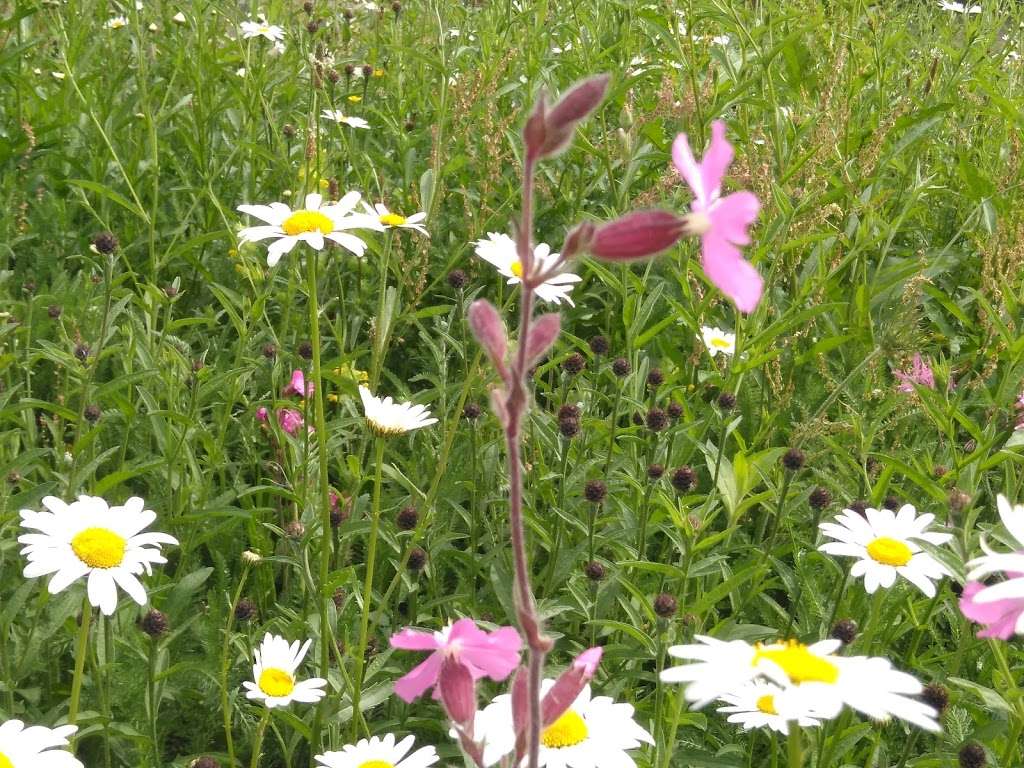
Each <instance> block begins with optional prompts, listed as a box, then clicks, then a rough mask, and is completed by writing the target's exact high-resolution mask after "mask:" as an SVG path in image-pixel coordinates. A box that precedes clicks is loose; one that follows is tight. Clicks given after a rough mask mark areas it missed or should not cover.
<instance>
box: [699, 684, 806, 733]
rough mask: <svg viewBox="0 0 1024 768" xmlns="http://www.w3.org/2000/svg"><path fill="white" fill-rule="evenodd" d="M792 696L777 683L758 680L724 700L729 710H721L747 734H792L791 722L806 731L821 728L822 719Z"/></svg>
mask: <svg viewBox="0 0 1024 768" xmlns="http://www.w3.org/2000/svg"><path fill="white" fill-rule="evenodd" d="M792 692H793V689H792V688H782V687H780V686H778V685H776V684H775V683H769V682H765V681H761V680H758V681H755V682H752V683H749V684H747V685H744V686H743V687H742V688H740V689H738V690H737V691H735V692H734V693H727V694H725V695H724V696H722V701H724V702H726V704H727V705H728V706H724V707H719V708H718V711H719V712H725V713H729V722H730V723H739V724H740V725H741V726H743V730H745V731H749V730H751V729H752V728H771V729H772V730H773V731H777V732H778V733H784V734H788V733H789V723H790V722H796V723H797V724H798V725H800V726H802V727H804V728H813V727H815V726H818V725H820V724H821V719H822V718H821V715H818V714H817V713H816V712H814V711H813V710H810V711H808V710H806V709H805V708H804V704H805V702H804V701H802V700H801V697H796V696H794V695H793V693H792Z"/></svg>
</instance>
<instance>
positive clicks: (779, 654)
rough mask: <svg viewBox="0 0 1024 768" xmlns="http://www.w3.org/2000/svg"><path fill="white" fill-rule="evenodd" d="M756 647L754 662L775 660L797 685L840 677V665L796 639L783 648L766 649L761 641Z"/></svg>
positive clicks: (826, 681) (828, 681) (831, 682)
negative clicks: (816, 653) (817, 653)
mask: <svg viewBox="0 0 1024 768" xmlns="http://www.w3.org/2000/svg"><path fill="white" fill-rule="evenodd" d="M754 648H755V653H754V660H753V662H751V663H752V664H755V665H756V664H757V663H758V662H759V661H761V659H766V660H768V661H772V662H775V664H777V665H778V666H779V667H781V668H782V671H783V672H785V673H786V674H787V675H788V676H789V679H790V681H791V682H793V683H794V684H796V685H799V684H800V683H829V684H833V683H835V682H836V680H838V679H839V667H837V666H836V665H835V664H833V663H832V662H830V661H828V660H826V659H824V658H822V657H821V656H816V655H815V654H813V653H811V651H810V650H809V649H808V648H807V646H806V645H804V644H803V643H798V642H797V641H796V640H789V641H787V642H786V643H785V644H784V645H783V647H782V648H767V649H766V648H764V646H762V645H761V644H760V643H758V644H757V645H756V646H755V647H754ZM759 705H760V702H759Z"/></svg>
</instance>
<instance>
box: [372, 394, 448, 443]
mask: <svg viewBox="0 0 1024 768" xmlns="http://www.w3.org/2000/svg"><path fill="white" fill-rule="evenodd" d="M359 397H360V399H361V400H362V401H363V413H364V415H365V416H366V423H367V424H368V425H369V427H370V430H371V431H372V432H373V433H374V434H376V435H378V436H379V437H391V436H393V435H402V434H405V433H406V432H412V430H414V429H419V428H420V427H429V426H430V425H431V424H436V423H437V419H435V418H431V416H430V411H428V410H427V407H426V406H424V405H413V404H412V403H396V402H395V401H394V400H392V399H391V398H390V397H385V398H384V399H383V400H382V399H381V398H379V397H376V396H374V395H371V394H370V390H368V389H367V388H366V387H364V386H362V385H360V386H359Z"/></svg>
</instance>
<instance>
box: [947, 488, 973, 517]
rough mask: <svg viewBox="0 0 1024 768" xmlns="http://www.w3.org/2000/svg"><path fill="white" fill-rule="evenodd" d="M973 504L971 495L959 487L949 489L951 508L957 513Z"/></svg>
mask: <svg viewBox="0 0 1024 768" xmlns="http://www.w3.org/2000/svg"><path fill="white" fill-rule="evenodd" d="M970 505H971V497H970V495H968V494H966V493H964V492H963V491H962V490H960V489H959V488H950V490H949V508H950V509H951V510H952V511H953V512H956V513H960V512H963V511H964V510H965V509H967V508H968V507H969V506H970Z"/></svg>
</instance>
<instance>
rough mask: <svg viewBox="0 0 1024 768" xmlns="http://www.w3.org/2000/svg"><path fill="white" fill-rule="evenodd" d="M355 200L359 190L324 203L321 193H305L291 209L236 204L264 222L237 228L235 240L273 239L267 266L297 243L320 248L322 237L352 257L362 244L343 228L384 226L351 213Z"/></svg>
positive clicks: (281, 205) (359, 253)
mask: <svg viewBox="0 0 1024 768" xmlns="http://www.w3.org/2000/svg"><path fill="white" fill-rule="evenodd" d="M358 202H359V193H358V192H349V193H348V194H347V195H345V196H344V197H343V198H341V200H340V201H339V202H337V203H328V204H326V205H325V204H324V201H323V197H322V196H321V195H318V194H316V193H313V194H309V195H306V201H305V207H304V208H300V209H298V210H295V211H293V210H292V209H291V208H289V207H288V206H287V205H285V204H284V203H271V204H270V205H240V206H238V210H239V211H241V212H242V213H247V214H249V215H250V216H255V217H256V218H257V219H261V220H262V221H265V222H266V225H261V226H257V227H246V228H245V229H243V230H241V231H240V232H239V233H238V235H239V242H240V243H253V242H257V241H259V240H268V239H271V238H273V239H274V242H273V243H271V244H270V247H269V248H268V249H267V265H268V266H271V267H273V266H274V265H275V264H277V262H279V261H280V260H281V257H282V256H283V255H284V254H286V253H289V252H290V251H291V250H292V248H294V247H295V245H296V244H297V243H306V245H308V246H309V247H310V248H313V249H314V250H317V251H319V250H322V249H323V247H324V241H325V240H331V241H332V242H335V243H337V244H338V245H340V246H341V247H343V248H345V249H347V250H349V251H351V252H352V253H354V254H355V255H356V256H362V255H363V253H364V252H365V251H366V243H364V242H363V241H362V240H361V239H359V238H358V237H356V236H355V235H352V234H349V232H348V231H347V230H350V229H373V230H377V231H382V230H383V229H384V227H383V226H382V225H381V224H380V222H378V221H377V219H376V218H375V217H373V216H367V215H364V214H361V213H353V212H352V209H353V208H355V206H356V203H358Z"/></svg>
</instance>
